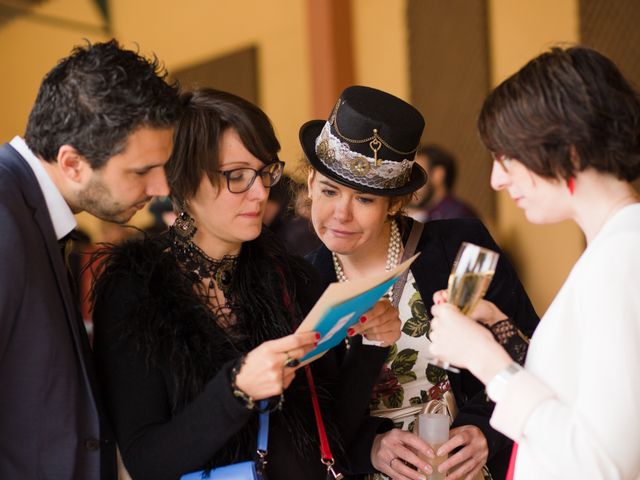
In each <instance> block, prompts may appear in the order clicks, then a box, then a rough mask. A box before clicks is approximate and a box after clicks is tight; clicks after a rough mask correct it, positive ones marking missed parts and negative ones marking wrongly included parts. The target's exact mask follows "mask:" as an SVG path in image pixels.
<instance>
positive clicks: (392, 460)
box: [389, 457, 398, 470]
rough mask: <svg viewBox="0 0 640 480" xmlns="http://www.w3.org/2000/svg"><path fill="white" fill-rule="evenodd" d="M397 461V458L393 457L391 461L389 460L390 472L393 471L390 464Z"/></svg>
mask: <svg viewBox="0 0 640 480" xmlns="http://www.w3.org/2000/svg"><path fill="white" fill-rule="evenodd" d="M397 459H398V457H393V458H392V459H391V460H389V468H391V469H392V470H393V465H392V463H393V461H394V460H397Z"/></svg>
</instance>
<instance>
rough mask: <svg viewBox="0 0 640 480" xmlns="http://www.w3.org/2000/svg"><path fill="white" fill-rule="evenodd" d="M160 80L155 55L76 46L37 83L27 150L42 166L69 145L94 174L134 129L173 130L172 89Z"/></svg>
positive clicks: (112, 46) (175, 104) (175, 103)
mask: <svg viewBox="0 0 640 480" xmlns="http://www.w3.org/2000/svg"><path fill="white" fill-rule="evenodd" d="M166 76H167V73H166V70H165V69H164V67H162V66H161V65H160V64H159V62H158V59H157V58H156V57H155V56H154V58H153V59H152V60H147V59H146V58H144V57H142V56H141V55H139V54H138V53H136V52H133V51H131V50H124V49H123V48H122V47H120V45H119V44H118V42H117V41H116V40H111V41H109V42H106V43H95V44H87V45H83V46H76V47H75V48H74V49H73V51H72V52H71V55H70V56H68V57H66V58H63V59H62V60H61V61H60V62H59V63H58V64H57V65H56V66H55V67H54V68H53V69H52V70H51V71H50V72H49V73H48V74H47V75H46V76H45V77H44V80H43V81H42V85H41V86H40V91H39V92H38V96H37V98H36V101H35V104H34V106H33V109H32V110H31V114H30V115H29V121H28V123H27V131H26V134H25V140H26V142H27V145H28V146H29V148H30V149H31V150H32V151H33V152H34V153H35V154H36V155H38V156H39V157H41V158H43V159H44V160H46V161H48V162H52V161H54V160H55V159H56V156H57V154H58V150H59V149H60V147H61V146H62V145H71V146H73V147H74V148H75V149H76V150H77V151H78V152H79V153H80V154H81V155H83V156H84V157H85V158H86V159H87V160H88V161H89V163H90V165H91V167H92V168H94V169H99V168H100V167H102V166H103V165H104V164H105V162H106V161H107V160H108V159H109V158H110V157H112V156H113V155H117V154H118V153H120V152H121V151H122V150H123V149H124V148H125V145H126V140H127V137H128V136H129V134H131V133H133V132H134V131H135V130H136V129H137V128H139V127H143V126H144V127H151V128H165V127H172V126H174V124H175V123H176V121H177V120H178V116H179V112H180V103H179V100H178V86H177V85H176V84H168V83H167V82H166Z"/></svg>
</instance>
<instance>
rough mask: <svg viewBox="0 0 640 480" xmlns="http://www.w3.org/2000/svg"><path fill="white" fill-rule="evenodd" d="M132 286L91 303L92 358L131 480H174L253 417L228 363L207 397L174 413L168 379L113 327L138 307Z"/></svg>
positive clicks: (210, 385) (203, 461)
mask: <svg viewBox="0 0 640 480" xmlns="http://www.w3.org/2000/svg"><path fill="white" fill-rule="evenodd" d="M137 298H138V296H137V288H136V285H135V282H134V281H130V280H123V281H122V282H119V283H118V285H117V286H116V287H115V288H107V289H105V291H104V293H103V295H102V296H101V297H100V298H99V299H98V301H97V302H96V309H95V311H94V321H95V356H96V363H97V368H98V374H99V376H100V380H101V382H102V387H103V392H104V397H105V398H104V400H105V405H106V408H107V411H108V413H109V416H110V419H111V421H112V425H113V427H114V430H115V433H116V437H117V440H118V443H119V446H120V451H121V453H122V457H123V460H124V464H125V466H126V467H127V469H128V470H129V472H130V473H131V475H132V476H133V478H136V479H153V480H162V479H167V480H169V479H171V480H174V479H176V478H178V477H179V476H180V475H182V474H184V473H188V472H190V471H195V470H198V469H201V468H203V465H205V464H206V463H207V461H209V460H210V459H211V458H212V456H213V455H214V454H215V452H216V451H217V450H218V449H220V448H221V447H222V446H223V445H224V444H225V443H226V442H227V441H228V439H229V438H230V437H231V436H232V435H234V434H235V433H236V432H237V431H238V430H240V429H241V428H242V427H243V426H244V425H245V423H246V422H247V421H248V420H249V419H250V418H251V417H252V412H251V411H249V410H247V409H246V408H244V407H243V406H242V405H241V404H240V403H239V402H238V401H237V400H236V399H235V397H233V395H232V392H231V387H230V383H229V372H230V369H231V362H229V363H228V364H225V366H224V367H223V368H222V369H221V370H220V371H219V372H218V373H217V374H216V375H215V376H214V377H213V378H212V379H211V380H210V381H209V382H208V384H207V385H206V386H205V389H204V391H203V392H202V393H201V394H200V395H199V396H197V397H196V398H195V399H194V400H193V401H192V402H191V403H190V404H188V405H187V406H186V407H185V408H184V409H183V410H182V411H180V412H179V413H178V414H176V415H172V407H171V402H170V394H169V382H170V381H171V380H170V377H169V375H168V374H167V373H166V371H164V370H163V369H162V368H161V367H158V366H150V365H147V364H146V362H145V360H144V359H143V358H142V355H141V353H139V352H138V351H137V349H136V347H135V345H134V343H133V342H132V341H131V340H127V339H123V338H122V335H121V331H120V329H119V328H118V325H120V324H121V322H126V321H127V320H128V319H129V318H130V316H131V315H132V312H133V311H134V309H133V307H131V306H132V305H135V304H136V302H137Z"/></svg>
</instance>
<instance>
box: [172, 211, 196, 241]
mask: <svg viewBox="0 0 640 480" xmlns="http://www.w3.org/2000/svg"><path fill="white" fill-rule="evenodd" d="M173 227H174V228H175V230H176V233H177V234H178V235H180V237H182V239H183V240H189V239H191V238H193V235H194V234H195V233H196V231H197V230H198V228H197V227H196V222H195V220H194V219H193V217H192V216H191V215H189V214H188V213H187V212H186V211H184V210H183V211H182V212H180V215H178V218H176V221H175V222H174V223H173Z"/></svg>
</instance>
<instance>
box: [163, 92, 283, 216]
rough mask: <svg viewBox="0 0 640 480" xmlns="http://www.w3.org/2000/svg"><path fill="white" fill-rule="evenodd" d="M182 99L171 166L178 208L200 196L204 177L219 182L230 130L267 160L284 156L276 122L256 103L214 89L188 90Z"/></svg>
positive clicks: (167, 166) (169, 163) (168, 172)
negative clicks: (225, 136)
mask: <svg viewBox="0 0 640 480" xmlns="http://www.w3.org/2000/svg"><path fill="white" fill-rule="evenodd" d="M181 102H182V106H183V109H184V110H183V115H182V117H181V118H180V122H179V123H178V126H177V127H176V131H175V135H174V144H173V152H172V153H171V157H170V158H169V161H168V162H167V165H166V171H167V180H168V182H169V187H170V188H171V198H172V200H173V202H174V205H175V206H176V207H177V208H178V209H180V210H181V209H183V208H185V207H186V205H187V204H188V203H189V200H190V199H191V198H193V197H194V196H195V194H196V192H197V191H198V187H199V186H200V182H201V181H202V178H203V177H204V175H207V176H208V177H209V180H210V181H211V183H212V184H213V185H214V186H217V185H218V179H219V176H220V174H219V172H218V171H219V170H220V159H219V148H220V142H221V141H222V135H223V134H224V132H225V131H226V130H227V129H229V128H232V129H233V130H235V131H236V132H237V133H238V136H239V137H240V140H241V141H242V144H243V145H244V147H245V148H246V149H247V150H249V152H251V154H252V155H254V156H255V157H256V158H258V159H260V160H262V161H263V162H264V163H265V164H267V163H272V162H275V161H277V160H278V152H279V151H280V143H279V142H278V139H277V138H276V135H275V132H274V131H273V126H272V125H271V122H270V121H269V118H268V117H267V115H266V114H265V113H264V112H263V111H262V110H260V109H259V108H258V107H257V106H255V105H254V104H253V103H251V102H249V101H247V100H245V99H243V98H240V97H238V96H236V95H233V94H231V93H227V92H222V91H219V90H214V89H211V88H203V89H199V90H195V91H192V92H185V93H183V94H182V96H181Z"/></svg>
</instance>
